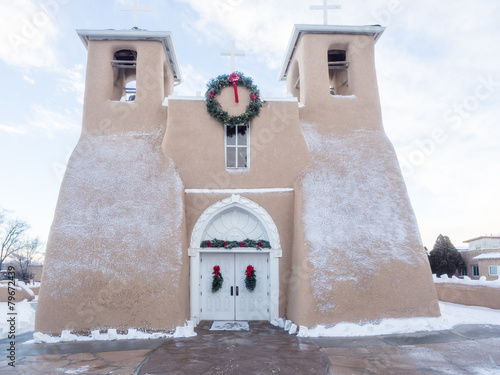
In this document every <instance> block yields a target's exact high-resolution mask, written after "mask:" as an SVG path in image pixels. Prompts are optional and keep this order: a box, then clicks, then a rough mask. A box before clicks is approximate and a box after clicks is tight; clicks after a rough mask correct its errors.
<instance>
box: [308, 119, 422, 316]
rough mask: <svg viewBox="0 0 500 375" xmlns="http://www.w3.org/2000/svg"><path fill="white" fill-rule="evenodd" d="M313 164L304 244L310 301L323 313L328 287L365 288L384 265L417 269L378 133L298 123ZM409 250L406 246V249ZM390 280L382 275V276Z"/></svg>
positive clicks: (391, 156)
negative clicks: (335, 130)
mask: <svg viewBox="0 0 500 375" xmlns="http://www.w3.org/2000/svg"><path fill="white" fill-rule="evenodd" d="M302 132H303V134H304V137H305V139H306V142H307V145H308V148H309V152H310V153H311V159H312V163H311V164H310V165H309V167H308V169H307V171H306V172H305V175H304V176H303V194H304V214H303V215H304V216H303V225H304V230H305V237H306V240H307V241H308V242H309V245H310V254H309V261H310V262H311V264H312V266H313V268H314V270H312V273H313V274H314V277H311V283H312V288H313V294H314V296H315V297H316V298H317V300H318V302H319V305H318V308H319V309H320V311H322V312H326V311H329V310H331V309H332V308H333V307H334V304H333V303H332V301H329V300H326V297H325V296H327V295H328V294H329V292H330V291H331V290H332V287H334V285H333V284H334V283H335V282H346V283H353V284H356V286H357V288H362V287H364V286H365V285H364V284H365V283H364V282H361V280H360V278H361V277H363V278H364V280H365V281H366V280H368V279H369V278H370V277H372V276H375V275H376V274H378V272H379V269H380V265H381V264H386V263H388V262H394V261H399V262H404V263H408V264H415V265H417V264H421V263H422V262H424V261H425V254H424V252H423V251H422V252H416V251H415V249H414V245H415V243H417V244H419V246H422V249H423V245H422V243H421V239H420V235H419V233H418V226H417V223H416V219H415V217H414V215H413V212H412V210H411V207H410V205H409V199H408V196H407V192H406V189H405V188H404V186H403V187H402V177H401V176H400V170H399V165H398V164H397V158H396V155H395V152H394V150H393V147H392V144H391V143H390V141H389V140H388V139H387V136H386V135H385V133H384V132H383V131H367V130H358V131H353V132H351V133H349V134H348V135H344V136H337V137H335V136H334V135H332V134H321V133H320V132H319V129H318V127H317V126H316V125H314V124H308V123H302ZM412 246H413V247H412ZM388 276H389V275H388Z"/></svg>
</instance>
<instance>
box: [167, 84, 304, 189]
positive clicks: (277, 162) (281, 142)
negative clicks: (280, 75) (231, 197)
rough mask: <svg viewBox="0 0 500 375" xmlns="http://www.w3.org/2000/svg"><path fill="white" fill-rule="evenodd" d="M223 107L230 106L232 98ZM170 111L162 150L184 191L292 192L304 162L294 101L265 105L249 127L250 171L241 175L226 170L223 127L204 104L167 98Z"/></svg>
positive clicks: (270, 102)
mask: <svg viewBox="0 0 500 375" xmlns="http://www.w3.org/2000/svg"><path fill="white" fill-rule="evenodd" d="M230 90H232V88H230ZM230 92H231V93H232V91H230ZM242 96H243V95H242ZM231 100H232V101H233V103H230V102H231ZM227 102H229V103H227ZM221 104H222V106H223V107H226V108H227V107H229V106H230V105H232V104H233V105H234V96H233V97H232V98H231V96H228V99H227V101H224V100H222V101H221ZM240 104H241V101H240ZM240 109H241V110H242V111H244V107H243V108H240ZM168 111H169V115H168V123H167V132H166V134H165V139H164V141H163V144H162V147H163V150H164V151H165V152H166V154H167V155H169V156H171V157H172V158H173V159H174V161H175V163H176V165H177V168H178V169H179V173H180V175H181V177H182V181H183V183H184V187H185V188H186V189H233V188H285V187H288V188H291V187H293V184H294V182H295V179H296V178H297V175H298V174H299V173H300V172H301V170H302V169H303V168H304V167H305V165H306V163H307V159H308V151H307V146H306V143H305V141H304V138H303V136H302V133H301V129H300V121H299V117H298V106H297V103H296V102H272V101H269V102H265V103H264V104H263V107H262V108H261V111H260V114H259V116H258V117H257V118H255V119H254V120H252V122H251V124H250V159H251V160H250V169H249V170H248V171H244V172H230V171H227V170H226V168H225V149H224V125H223V124H221V123H220V122H218V121H216V120H214V119H213V118H211V117H210V116H209V115H208V113H207V109H206V104H205V101H204V100H198V101H196V100H179V99H175V98H169V101H168Z"/></svg>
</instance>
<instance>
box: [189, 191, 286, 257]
mask: <svg viewBox="0 0 500 375" xmlns="http://www.w3.org/2000/svg"><path fill="white" fill-rule="evenodd" d="M232 207H239V208H241V209H243V210H245V211H248V212H250V213H251V214H253V215H254V216H255V217H257V218H258V219H259V220H260V221H261V222H262V225H263V226H264V228H265V229H266V232H267V235H268V237H269V242H270V243H271V249H281V243H280V237H279V233H278V228H277V227H276V224H275V223H274V220H273V219H272V217H271V215H269V213H268V212H267V211H266V210H265V209H264V208H263V207H261V206H259V205H258V204H257V203H255V202H254V201H252V200H250V199H248V198H245V197H242V196H241V195H239V194H233V195H231V196H230V197H227V198H225V199H223V200H221V201H218V202H216V203H214V204H213V205H211V206H210V207H208V208H207V209H206V210H205V211H203V213H202V214H201V216H200V217H199V218H198V221H197V222H196V224H195V225H194V228H193V233H192V234H191V243H190V247H191V248H199V247H200V244H201V241H202V236H203V232H204V230H205V228H206V226H207V225H208V224H209V223H210V221H211V220H212V218H213V217H214V216H216V215H217V214H219V213H221V212H222V211H225V210H227V209H229V208H232Z"/></svg>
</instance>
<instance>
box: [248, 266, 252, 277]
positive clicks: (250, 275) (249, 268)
mask: <svg viewBox="0 0 500 375" xmlns="http://www.w3.org/2000/svg"><path fill="white" fill-rule="evenodd" d="M252 271H253V266H248V267H247V277H252Z"/></svg>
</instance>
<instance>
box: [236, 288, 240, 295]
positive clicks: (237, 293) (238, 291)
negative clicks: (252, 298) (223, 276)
mask: <svg viewBox="0 0 500 375" xmlns="http://www.w3.org/2000/svg"><path fill="white" fill-rule="evenodd" d="M239 294H240V287H239V286H237V287H236V295H237V296H238V295H239Z"/></svg>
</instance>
